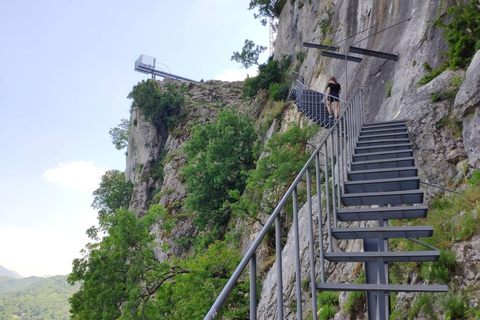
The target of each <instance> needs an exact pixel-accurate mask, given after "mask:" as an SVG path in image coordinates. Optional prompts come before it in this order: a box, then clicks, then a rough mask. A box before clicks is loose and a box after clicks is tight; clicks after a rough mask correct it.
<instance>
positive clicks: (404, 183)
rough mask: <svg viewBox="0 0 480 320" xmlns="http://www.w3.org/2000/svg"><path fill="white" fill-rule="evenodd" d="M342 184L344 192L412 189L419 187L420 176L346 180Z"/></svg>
mask: <svg viewBox="0 0 480 320" xmlns="http://www.w3.org/2000/svg"><path fill="white" fill-rule="evenodd" d="M344 186H345V192H346V193H364V192H384V191H401V190H414V189H420V178H418V177H406V178H394V179H375V180H365V181H346V182H345V184H344Z"/></svg>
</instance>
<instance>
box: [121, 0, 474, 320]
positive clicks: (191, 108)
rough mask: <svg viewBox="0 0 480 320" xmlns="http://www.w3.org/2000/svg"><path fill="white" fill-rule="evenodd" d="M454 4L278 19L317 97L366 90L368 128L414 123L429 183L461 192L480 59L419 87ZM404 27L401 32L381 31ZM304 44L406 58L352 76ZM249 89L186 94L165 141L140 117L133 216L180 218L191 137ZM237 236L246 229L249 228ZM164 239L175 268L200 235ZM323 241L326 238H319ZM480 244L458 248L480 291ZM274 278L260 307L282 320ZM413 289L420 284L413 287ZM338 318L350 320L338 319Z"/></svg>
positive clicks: (133, 150) (289, 10)
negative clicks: (334, 87)
mask: <svg viewBox="0 0 480 320" xmlns="http://www.w3.org/2000/svg"><path fill="white" fill-rule="evenodd" d="M450 2H451V1H440V0H438V1H433V0H432V1H414V0H408V1H403V0H402V1H384V0H362V1H347V0H326V1H317V0H304V1H300V0H297V1H286V5H285V7H284V9H283V11H282V13H281V16H280V18H279V24H278V34H277V39H276V43H275V58H276V59H281V58H282V57H283V56H285V55H289V56H291V57H293V58H294V59H295V58H296V59H297V60H296V61H295V63H296V65H297V68H298V71H299V72H300V73H301V74H303V75H304V76H305V79H306V84H310V86H311V87H312V88H313V89H316V90H319V91H324V88H325V86H326V84H327V82H328V79H329V78H330V77H331V76H335V77H336V78H337V80H338V81H339V82H340V83H341V85H342V98H343V99H348V97H349V96H351V95H352V94H353V93H354V92H355V91H356V90H358V89H362V90H363V91H364V93H365V99H366V110H367V121H368V122H378V121H388V120H394V119H404V120H408V127H409V131H410V133H411V136H412V138H413V141H414V153H415V154H414V156H415V158H416V165H417V166H418V167H419V169H420V177H421V180H423V181H426V182H431V183H435V184H438V185H442V186H447V187H450V188H455V187H457V186H458V185H459V184H460V183H461V182H462V181H464V179H465V177H468V176H469V174H471V171H472V169H474V168H477V169H479V168H480V140H479V139H480V107H479V106H480V98H479V97H480V85H479V84H480V52H479V53H477V55H476V56H475V58H474V60H473V62H472V64H471V65H470V67H469V68H468V70H466V71H450V70H447V71H445V72H444V73H442V74H441V75H440V76H438V77H437V78H435V79H434V80H433V81H431V82H430V83H428V84H426V85H423V86H418V85H417V84H416V83H417V82H418V81H419V80H420V78H421V77H423V76H424V75H425V74H426V73H427V72H426V71H425V68H424V66H423V65H424V63H428V64H429V65H430V66H431V67H432V68H433V69H434V68H436V67H438V66H439V65H440V64H441V62H442V60H443V59H444V58H443V56H442V55H441V54H440V52H442V51H445V50H446V49H447V44H446V43H445V41H444V39H443V38H442V36H441V34H442V30H441V29H438V28H435V27H433V25H432V22H431V21H433V20H435V19H436V18H438V17H439V16H440V15H442V14H444V12H445V10H446V7H447V6H448V5H451V3H450ZM409 18H410V20H408V21H407V19H409ZM397 23H398V25H397V26H395V27H392V28H390V29H387V30H385V31H382V30H384V29H386V28H389V27H390V26H392V25H395V24H397ZM326 26H330V27H331V30H332V31H336V32H334V33H331V34H328V33H329V32H330V31H328V29H329V28H326ZM324 31H326V32H324ZM324 33H325V34H324ZM345 39H346V40H345ZM304 41H306V42H313V43H322V42H325V41H327V42H330V43H331V44H336V45H337V46H339V48H340V50H339V52H340V53H342V54H343V53H345V51H346V48H348V46H350V45H355V46H357V47H361V48H368V49H370V50H375V51H382V52H388V53H393V54H398V55H399V60H398V61H396V62H395V61H389V60H383V59H379V58H374V57H363V58H364V59H363V61H362V62H361V63H358V64H357V63H354V62H348V63H347V68H345V61H341V60H334V59H329V58H326V57H322V56H321V55H320V50H317V49H306V48H303V47H302V43H303V42H304ZM459 78H460V79H465V80H464V81H463V83H462V84H461V86H460V88H459V91H458V93H457V94H456V96H455V97H454V98H453V99H444V100H441V101H435V102H432V100H433V99H432V95H434V94H436V93H439V92H442V91H448V90H451V89H452V82H455V81H456V79H459ZM175 85H177V86H178V85H180V84H178V83H177V84H175ZM241 85H242V84H241V83H239V82H235V83H222V82H219V81H208V82H206V83H195V84H193V83H192V84H190V85H189V87H188V90H187V92H186V93H185V96H186V104H185V106H184V107H182V110H181V112H180V117H181V119H182V120H181V121H179V123H178V125H177V126H176V127H175V128H170V129H169V130H170V131H169V134H168V135H167V136H164V135H161V134H159V132H158V130H157V129H156V128H155V126H153V125H152V124H150V123H149V122H148V121H145V120H144V119H143V117H142V116H141V115H140V114H139V112H138V110H133V112H132V116H131V123H132V127H131V131H130V137H129V144H128V156H127V166H126V171H125V174H126V177H127V179H128V180H131V181H133V182H134V185H135V189H134V195H133V199H132V202H131V205H130V209H131V210H134V211H136V212H137V213H138V214H139V215H141V214H142V213H143V212H145V211H146V210H147V208H148V206H149V204H151V203H160V204H163V205H164V206H165V207H168V208H170V210H172V212H173V213H174V214H175V213H178V212H179V210H180V208H181V204H182V202H183V201H184V200H185V199H186V189H185V185H184V182H183V181H182V175H181V174H180V171H179V169H180V168H181V167H183V165H184V164H185V160H186V159H185V155H184V153H183V152H182V148H183V146H184V144H185V142H186V141H187V140H188V139H189V134H190V132H191V129H192V127H193V126H194V125H196V124H200V125H201V124H204V123H206V122H208V121H211V120H213V119H215V117H216V116H217V114H218V112H219V111H220V110H222V109H225V108H239V109H240V110H241V109H242V108H243V109H244V111H245V110H246V105H245V104H246V102H245V101H243V100H242V98H241ZM263 98H264V97H262V96H260V97H259V98H258V99H257V101H254V102H249V103H248V104H250V105H249V108H248V109H249V110H250V113H249V115H250V116H251V117H252V118H254V120H259V117H260V115H261V113H262V104H261V103H259V101H261V100H262V99H263ZM305 120H306V119H305V118H304V117H303V115H302V114H300V113H298V112H297V111H296V109H288V110H286V111H284V112H283V114H282V121H281V127H279V126H278V124H277V120H274V121H273V123H272V125H271V127H270V129H269V130H267V133H266V134H265V137H264V138H265V139H266V140H267V139H268V138H269V137H270V136H271V135H272V134H273V132H275V131H282V130H284V129H285V124H286V123H287V122H289V121H294V122H296V123H299V124H302V123H303V122H304V121H305ZM311 125H314V124H311ZM322 134H323V133H322V132H320V133H319V134H317V135H316V136H315V137H314V138H313V139H312V142H311V143H313V144H314V143H315V142H317V143H318V141H319V140H320V138H321V135H322ZM158 162H161V163H162V165H163V168H164V176H163V180H158V179H157V178H155V177H154V176H153V175H152V172H153V171H154V168H155V166H156V165H158ZM152 170H153V171H152ZM438 191H439V190H438V189H436V188H428V189H427V192H428V194H430V195H432V194H433V193H435V192H438ZM313 203H316V202H315V201H313ZM177 204H178V205H177ZM300 216H301V221H300V228H301V229H302V224H303V223H304V221H305V220H306V210H305V209H302V210H301V211H300ZM238 227H239V230H240V229H241V226H238ZM304 228H306V227H305V226H304ZM260 229H261V226H260V225H259V224H255V225H253V226H249V228H248V230H249V232H247V234H245V235H244V236H243V238H242V239H240V242H241V243H242V244H243V245H242V247H243V251H244V252H245V251H246V249H247V246H248V245H249V244H250V243H251V242H252V241H253V240H254V238H255V236H256V234H257V232H258V231H259V230H260ZM243 230H244V229H243ZM157 232H158V241H159V247H158V250H157V256H158V257H159V258H160V259H168V258H170V257H172V256H176V257H179V256H181V255H182V254H184V253H185V249H183V248H182V247H180V246H179V245H177V244H175V243H174V242H173V240H172V239H173V238H174V237H182V236H194V235H195V234H196V232H197V231H196V229H195V227H194V225H193V222H192V221H191V219H189V218H185V219H182V218H179V219H177V220H176V224H175V226H174V227H173V229H172V230H169V231H165V230H163V229H162V226H161V225H160V226H158V229H157ZM301 233H303V232H301ZM306 233H307V232H305V234H306ZM291 236H292V235H289V237H291ZM315 237H316V238H317V239H318V235H315ZM479 241H480V240H479V239H478V237H477V238H474V239H473V240H472V241H471V242H469V243H460V244H458V245H457V247H456V248H455V249H456V250H457V259H461V261H462V264H463V265H462V268H463V269H464V270H466V271H465V273H464V274H462V275H461V276H459V279H458V283H459V284H460V286H467V285H473V286H480V283H479V282H480V279H479V273H478V271H475V270H476V269H475V268H476V266H478V264H479V263H480V257H479V256H478V254H475V250H477V252H478V246H479ZM301 245H302V246H303V247H302V248H301V252H304V253H305V255H306V254H307V250H306V246H307V245H308V243H307V241H303V242H301ZM336 245H337V246H338V247H339V248H341V249H342V250H345V251H350V250H353V248H355V247H358V246H360V245H361V244H360V243H359V242H346V241H343V242H339V243H338V244H336ZM292 250H293V249H292V247H291V243H290V242H289V243H287V245H286V247H285V248H284V253H283V255H284V257H285V261H293V258H292V255H293V251H292ZM357 251H358V250H357ZM259 256H260V257H259V260H260V259H262V258H261V256H262V254H261V253H260V254H259ZM302 258H303V257H302ZM305 258H306V257H305ZM303 260H304V259H302V261H303ZM302 263H303V262H302ZM306 266H307V264H306V261H305V263H304V267H303V270H302V272H306V273H308V270H306V268H307V267H306ZM291 267H292V268H293V266H291ZM338 268H341V269H338ZM275 269H276V265H275V264H274V265H273V267H272V268H271V269H270V271H269V272H268V274H267V275H266V276H265V281H264V282H263V291H262V294H261V301H260V306H259V316H260V318H262V319H275V317H276V313H275V308H276V307H275V299H276V298H275V296H274V295H273V296H272V294H271V292H274V291H275V286H276V283H275V280H274V274H275ZM327 269H328V273H329V275H330V277H331V278H330V279H336V280H341V281H344V280H348V279H351V278H352V277H353V276H354V274H355V272H356V271H358V270H356V268H355V265H354V264H345V265H343V266H336V265H328V268H327ZM284 277H285V278H284V283H285V284H286V291H287V295H288V292H291V293H292V295H293V292H294V282H293V279H294V277H295V275H294V270H293V269H291V270H290V267H289V266H284ZM414 281H415V279H413V280H412V282H414ZM473 298H475V297H473ZM342 299H343V300H344V299H345V295H341V299H340V300H341V301H342ZM412 299H413V296H409V295H403V296H399V300H398V301H399V302H398V304H399V305H402V304H404V305H405V306H408V304H409V303H411V301H412ZM477 299H478V297H477ZM477 303H478V301H477ZM287 318H288V319H294V318H295V316H294V313H289V314H287ZM335 319H343V318H342V317H341V316H338V315H337V317H336V318H335Z"/></svg>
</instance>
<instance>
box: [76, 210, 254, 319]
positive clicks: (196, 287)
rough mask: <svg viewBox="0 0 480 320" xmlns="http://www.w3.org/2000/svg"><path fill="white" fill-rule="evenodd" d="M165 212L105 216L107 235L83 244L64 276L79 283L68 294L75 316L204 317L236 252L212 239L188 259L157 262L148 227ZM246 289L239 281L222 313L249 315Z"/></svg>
mask: <svg viewBox="0 0 480 320" xmlns="http://www.w3.org/2000/svg"><path fill="white" fill-rule="evenodd" d="M167 215H168V214H167V212H166V210H165V209H164V208H163V207H161V206H154V207H152V208H151V209H150V210H149V212H147V213H146V214H145V215H144V216H143V217H142V218H138V217H137V216H136V215H135V214H134V213H132V212H129V211H127V210H118V211H117V212H116V213H115V214H114V215H112V216H108V217H105V218H104V219H106V220H108V221H106V222H104V224H105V225H108V226H110V227H109V228H108V230H107V233H106V235H105V237H103V239H102V240H101V241H100V242H97V243H89V244H87V246H86V249H85V250H83V255H84V256H83V257H82V258H80V259H75V260H74V262H73V271H72V273H71V274H70V276H69V277H68V281H69V283H70V284H74V283H80V290H79V291H78V292H77V293H76V294H74V295H73V297H71V298H70V305H71V313H72V318H73V319H79V320H80V319H81V320H88V319H92V320H97V319H112V320H114V319H120V320H127V319H137V320H146V319H172V320H173V319H178V320H180V319H203V317H204V316H205V314H206V313H207V311H208V309H209V308H210V306H211V305H212V303H213V301H214V300H215V298H216V297H217V295H218V292H219V291H220V290H221V289H222V288H223V286H224V285H225V284H226V282H227V281H228V278H229V277H230V275H231V274H232V272H233V270H234V269H235V267H236V266H237V264H238V263H239V260H240V254H239V252H238V251H237V250H236V249H232V248H229V247H228V246H227V244H226V243H224V242H216V243H214V244H213V245H211V246H210V247H208V249H207V250H206V251H205V252H204V253H202V254H198V255H196V256H192V257H189V258H187V259H186V260H183V261H172V262H159V261H158V260H157V259H156V257H155V253H154V247H155V246H157V244H156V242H155V239H156V234H155V233H153V232H152V228H153V227H154V226H156V225H157V224H158V223H159V222H160V220H161V219H162V217H163V218H164V217H166V216H167ZM247 278H248V277H247ZM248 288H249V283H248V281H246V282H243V281H242V282H239V284H238V285H237V287H236V288H235V289H234V291H233V293H232V294H231V295H230V297H229V300H227V303H226V305H228V309H226V310H223V311H221V313H222V314H224V315H225V316H227V315H228V317H230V318H235V319H247V316H246V315H247V312H248V310H246V309H245V306H248V302H247V301H248V296H247V294H246V293H247V292H248ZM247 308H248V307H247Z"/></svg>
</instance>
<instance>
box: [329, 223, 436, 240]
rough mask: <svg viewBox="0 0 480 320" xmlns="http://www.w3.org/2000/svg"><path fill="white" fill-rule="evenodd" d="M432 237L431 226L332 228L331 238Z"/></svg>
mask: <svg viewBox="0 0 480 320" xmlns="http://www.w3.org/2000/svg"><path fill="white" fill-rule="evenodd" d="M432 235H433V227H432V226H413V227H412V226H403V227H358V228H332V236H334V237H335V238H336V239H345V240H353V239H378V238H379V236H381V237H382V238H383V239H392V238H426V237H431V236H432Z"/></svg>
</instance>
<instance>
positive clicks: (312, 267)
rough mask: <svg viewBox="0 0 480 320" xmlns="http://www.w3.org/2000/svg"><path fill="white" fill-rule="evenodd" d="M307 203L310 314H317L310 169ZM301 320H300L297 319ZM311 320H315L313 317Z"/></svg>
mask: <svg viewBox="0 0 480 320" xmlns="http://www.w3.org/2000/svg"><path fill="white" fill-rule="evenodd" d="M307 199H308V200H307V202H308V231H309V240H310V241H309V242H310V279H311V283H312V285H311V290H312V314H314V315H316V314H317V288H316V286H315V270H316V268H315V243H314V242H313V218H312V177H311V173H310V168H309V170H307ZM299 319H301V318H299ZM313 319H316V316H314V318H313Z"/></svg>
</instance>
